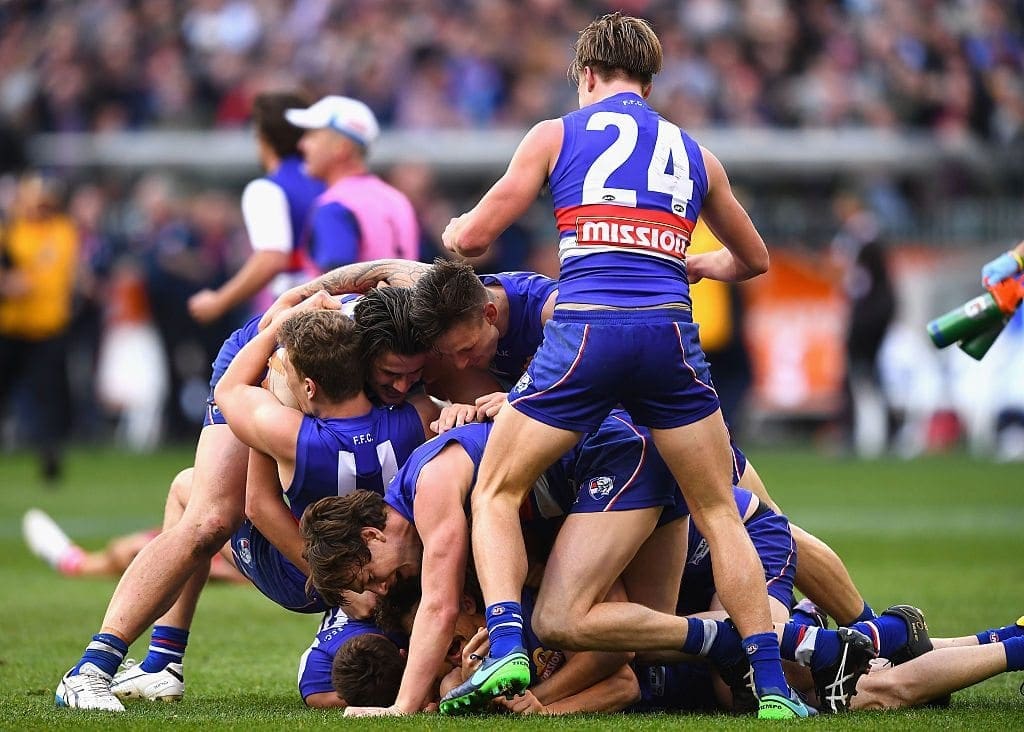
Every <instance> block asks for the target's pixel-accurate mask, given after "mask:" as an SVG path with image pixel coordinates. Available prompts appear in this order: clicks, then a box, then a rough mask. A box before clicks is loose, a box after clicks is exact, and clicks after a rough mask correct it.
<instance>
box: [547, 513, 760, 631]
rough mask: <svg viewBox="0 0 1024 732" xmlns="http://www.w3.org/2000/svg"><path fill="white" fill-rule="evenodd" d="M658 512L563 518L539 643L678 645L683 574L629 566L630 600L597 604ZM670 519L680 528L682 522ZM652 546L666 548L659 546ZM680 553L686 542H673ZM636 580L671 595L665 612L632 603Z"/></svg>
mask: <svg viewBox="0 0 1024 732" xmlns="http://www.w3.org/2000/svg"><path fill="white" fill-rule="evenodd" d="M734 505H735V504H734ZM660 515H661V509H660V508H647V509H638V510H634V511H607V512H601V513H576V514H571V515H569V516H568V517H567V518H566V519H565V523H564V524H563V525H562V528H561V529H560V530H559V532H558V537H557V538H556V539H555V545H554V547H553V548H552V550H551V555H550V556H549V558H548V562H547V565H546V567H545V570H544V580H543V582H542V583H541V587H540V592H539V593H538V596H537V604H536V606H535V608H534V616H533V629H534V632H535V633H537V635H538V637H539V638H541V640H542V641H543V642H544V643H545V644H550V645H551V646H552V647H555V648H564V649H566V650H581V651H582V650H600V651H619V650H635V651H648V650H678V649H679V648H681V647H682V645H683V641H684V640H685V638H686V634H687V619H686V618H682V617H677V616H676V615H675V612H674V611H675V600H674V598H675V597H677V596H678V594H679V580H680V577H681V572H675V573H674V574H672V573H670V572H667V571H666V572H660V571H658V570H659V569H661V568H662V566H663V565H662V562H661V561H660V560H659V561H657V562H655V564H654V567H653V568H652V567H648V568H646V571H643V570H641V569H640V565H639V563H637V564H635V565H633V567H632V568H633V569H634V572H633V573H632V575H630V574H629V573H626V574H625V575H624V576H623V584H624V585H625V587H626V592H627V594H628V595H629V599H630V600H631V602H603V599H604V597H605V595H607V593H608V590H609V588H610V587H611V586H612V583H614V582H615V580H616V579H617V578H618V577H619V576H620V575H623V573H624V572H626V570H627V568H630V567H631V563H633V560H634V557H636V556H637V551H638V550H640V547H641V546H642V545H643V543H644V542H645V541H646V540H647V538H648V537H650V536H651V533H652V532H653V531H654V529H655V527H656V526H657V522H658V518H659V516H660ZM675 523H676V524H684V525H685V522H684V521H677V522H675ZM680 536H681V537H682V538H683V539H684V540H685V532H679V531H678V530H676V531H675V537H676V538H680ZM658 543H659V544H660V546H661V548H664V543H662V542H658ZM685 554H686V545H685V543H683V544H682V545H681V546H677V547H675V551H674V556H677V557H678V556H684V555H685ZM667 556H673V555H672V554H670V555H667ZM647 559H648V560H650V559H651V556H650V555H648V556H647ZM675 564H676V565H677V566H679V564H680V563H679V562H678V561H676V562H675ZM762 574H763V573H762ZM641 579H643V580H645V581H647V582H649V583H653V584H654V585H655V586H656V589H654V590H651V589H649V590H648V596H649V597H651V598H655V599H656V600H658V601H660V602H661V604H662V605H664V604H665V600H664V598H666V597H668V595H669V593H670V592H671V594H672V597H673V601H672V607H671V609H669V610H668V611H661V612H659V611H658V610H654V609H651V608H650V607H647V606H645V605H642V604H640V603H639V602H633V601H632V600H634V597H635V594H631V588H632V589H633V590H636V588H637V587H639V586H640V585H641V583H640V580H641Z"/></svg>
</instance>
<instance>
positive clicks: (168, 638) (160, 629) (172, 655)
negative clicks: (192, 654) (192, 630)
mask: <svg viewBox="0 0 1024 732" xmlns="http://www.w3.org/2000/svg"><path fill="white" fill-rule="evenodd" d="M187 645H188V631H187V630H182V629H181V628H174V627H172V626H170V625H154V626H153V636H152V637H151V638H150V639H149V653H147V654H146V657H145V658H144V659H142V663H141V664H140V668H142V670H143V671H145V672H146V673H147V674H153V673H156V672H157V671H163V670H164V669H165V668H167V664H169V663H181V662H182V660H183V659H184V657H185V647H186V646H187Z"/></svg>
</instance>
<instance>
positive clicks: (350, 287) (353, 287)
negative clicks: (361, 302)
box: [303, 259, 430, 297]
mask: <svg viewBox="0 0 1024 732" xmlns="http://www.w3.org/2000/svg"><path fill="white" fill-rule="evenodd" d="M429 269H430V265H429V264H424V263H423V262H413V261H409V260H405V259H377V260H374V261H372V262H358V263H356V264H346V265H345V266H343V267H338V268H336V269H332V270H331V271H330V272H327V273H325V274H323V275H321V276H320V277H318V278H316V279H315V280H312V281H310V282H309V283H308V284H307V285H306V289H305V291H304V292H303V294H304V295H305V296H306V297H309V296H310V295H313V294H315V293H316V292H317V291H318V290H321V289H322V290H327V292H329V293H330V294H332V295H341V294H344V293H348V292H353V293H362V292H366V291H368V290H370V289H371V288H373V287H376V286H377V285H379V284H380V283H382V282H384V283H386V284H388V285H389V286H391V287H412V286H413V285H414V284H416V280H418V279H419V278H420V277H422V276H423V274H424V273H425V272H426V271H428V270H429Z"/></svg>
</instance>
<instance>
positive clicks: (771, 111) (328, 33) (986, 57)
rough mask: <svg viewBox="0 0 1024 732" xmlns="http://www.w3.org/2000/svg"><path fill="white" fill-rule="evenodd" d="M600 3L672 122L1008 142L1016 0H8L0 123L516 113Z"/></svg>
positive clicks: (65, 125)
mask: <svg viewBox="0 0 1024 732" xmlns="http://www.w3.org/2000/svg"><path fill="white" fill-rule="evenodd" d="M616 9H622V10H624V11H627V12H631V13H634V14H639V15H642V16H644V17H647V18H649V19H650V20H651V21H652V23H653V25H654V27H655V29H656V30H657V31H658V34H659V35H660V37H661V38H662V42H663V44H664V46H665V54H666V60H665V68H664V71H663V72H662V74H661V75H660V76H659V80H658V84H657V85H656V89H655V98H654V102H655V106H656V107H657V108H658V109H660V110H662V111H663V112H664V113H665V114H666V115H667V116H668V117H670V118H671V119H673V120H674V121H676V122H678V123H679V124H681V125H682V126H685V127H699V126H704V125H718V126H784V127H801V126H816V125H825V126H874V127H883V128H902V129H928V130H934V131H937V132H939V133H942V134H944V135H951V136H955V135H959V134H964V133H967V132H971V133H975V134H977V135H979V136H981V137H983V138H987V139H989V140H993V141H996V142H1013V141H1016V140H1018V139H1019V138H1020V137H1021V136H1022V135H1024V81H1022V78H1024V73H1022V72H1024V2H1021V0H920V1H919V2H912V3H909V2H903V1H902V0H686V1H685V2H681V1H679V0H616V2H610V0H595V1H594V2H564V0H451V1H450V2H444V3H438V2H433V1H432V0H346V1H345V2H336V1H333V0H294V1H293V0H287V1H286V0H195V1H194V2H180V1H178V2H175V1H174V0H87V1H84V2H72V1H71V0H8V1H7V2H4V3H0V118H3V117H6V118H7V119H9V120H12V121H13V124H14V127H15V128H17V129H20V130H23V131H36V130H43V131H73V132H77V131H88V130H111V129H143V128H192V127H204V128H205V127H210V126H213V127H219V128H230V127H236V126H240V125H243V124H245V122H246V119H247V115H248V110H249V107H250V102H251V100H252V98H253V96H254V95H255V94H256V93H258V92H259V91H261V90H264V89H266V88H268V87H269V88H287V87H295V86H303V87H306V88H307V89H309V90H310V91H311V92H312V93H313V94H314V96H317V97H318V96H322V95H324V94H328V93H341V94H345V95H348V96H353V97H356V98H359V99H362V100H364V101H366V102H367V103H368V104H369V105H370V107H371V108H372V109H373V110H374V112H375V113H376V115H377V117H378V119H379V120H380V121H381V123H382V125H383V126H384V127H385V128H387V127H397V128H437V127H456V128H472V127H494V126H523V125H529V124H531V123H533V122H534V121H536V120H538V119H540V118H542V117H546V116H557V115H559V114H562V113H564V111H565V110H566V109H568V108H571V106H572V103H573V101H574V94H575V90H574V89H573V88H571V87H570V85H569V84H568V83H566V81H565V70H566V67H567V65H568V62H569V58H570V55H571V48H572V44H573V42H574V40H575V32H576V30H577V29H578V28H581V27H583V26H584V25H585V24H586V23H587V22H589V20H591V19H592V18H593V16H594V15H596V14H598V13H601V12H605V11H608V10H616Z"/></svg>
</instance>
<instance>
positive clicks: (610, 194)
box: [583, 112, 693, 216]
mask: <svg viewBox="0 0 1024 732" xmlns="http://www.w3.org/2000/svg"><path fill="white" fill-rule="evenodd" d="M608 127H615V128H616V129H617V130H618V132H619V134H618V137H616V138H615V141H614V142H613V143H612V144H611V145H610V146H609V147H608V149H606V150H605V151H604V152H602V153H601V154H600V155H598V156H597V159H596V160H595V161H594V162H593V164H592V165H591V166H590V170H588V171H587V175H586V177H584V179H583V203H584V204H590V203H608V202H612V201H614V202H615V203H617V204H620V205H624V206H636V191H633V190H630V189H628V188H608V187H607V186H605V183H607V182H608V178H609V177H611V174H612V173H614V172H615V171H616V170H618V169H619V168H620V167H622V165H623V164H624V163H625V162H626V161H627V160H629V158H630V156H631V155H632V154H633V151H634V150H635V149H636V143H637V140H638V138H639V135H640V130H639V128H638V126H637V123H636V120H635V119H634V118H633V117H631V116H629V115H628V114H623V113H622V112H595V113H594V114H593V115H592V116H591V117H590V119H589V120H587V129H588V130H604V129H607V128H608ZM669 157H671V158H672V172H668V167H669ZM647 190H649V191H653V192H655V193H665V194H668V195H670V196H672V211H673V213H675V214H678V215H679V216H682V215H684V214H685V213H686V204H688V203H689V202H690V199H691V198H692V197H693V181H692V180H691V179H690V160H689V158H688V157H687V156H686V147H685V145H684V144H683V137H682V135H681V134H680V133H679V128H678V127H676V126H675V125H674V124H672V123H671V122H666V121H665V120H663V119H659V120H658V139H657V140H656V141H655V143H654V153H653V154H652V156H651V163H650V165H649V166H648V167H647Z"/></svg>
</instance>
